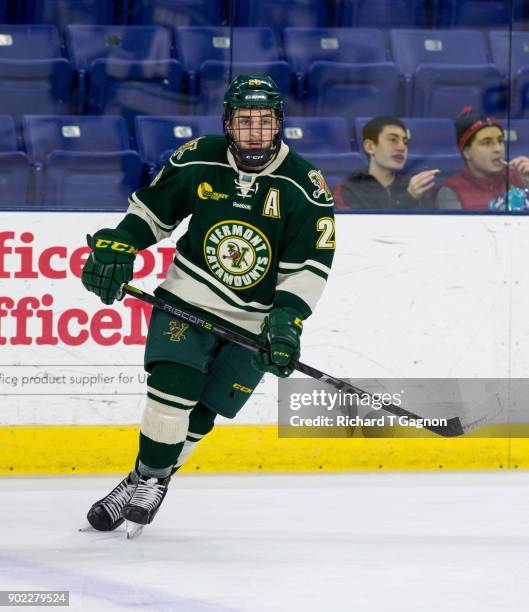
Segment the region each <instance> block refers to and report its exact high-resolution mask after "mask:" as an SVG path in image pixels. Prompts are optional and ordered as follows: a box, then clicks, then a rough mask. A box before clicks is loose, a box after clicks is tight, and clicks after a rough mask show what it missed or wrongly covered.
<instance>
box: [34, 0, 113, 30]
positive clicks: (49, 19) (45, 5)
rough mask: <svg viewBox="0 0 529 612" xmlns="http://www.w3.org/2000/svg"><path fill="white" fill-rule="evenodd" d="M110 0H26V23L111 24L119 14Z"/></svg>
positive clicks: (59, 26)
mask: <svg viewBox="0 0 529 612" xmlns="http://www.w3.org/2000/svg"><path fill="white" fill-rule="evenodd" d="M115 6H119V3H116V4H114V2H113V1H112V0H26V15H25V21H26V22H27V23H51V24H54V25H56V26H57V27H58V28H61V29H63V28H65V27H66V26H67V25H68V24H71V23H75V24H86V25H88V24H91V25H95V24H98V23H99V24H112V23H118V21H117V20H118V19H120V16H119V15H117V14H116V13H115V11H114V7H115Z"/></svg>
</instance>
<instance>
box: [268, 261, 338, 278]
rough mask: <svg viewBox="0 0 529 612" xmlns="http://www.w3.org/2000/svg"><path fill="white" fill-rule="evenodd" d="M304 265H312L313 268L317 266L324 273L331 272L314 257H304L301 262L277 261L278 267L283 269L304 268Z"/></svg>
mask: <svg viewBox="0 0 529 612" xmlns="http://www.w3.org/2000/svg"><path fill="white" fill-rule="evenodd" d="M305 266H312V267H313V268H317V269H318V270H321V271H322V272H325V273H326V274H330V273H331V269H330V268H329V266H326V265H325V264H322V263H320V262H319V261H316V260H315V259H306V260H305V261H304V262H303V263H288V262H286V261H280V262H279V267H280V268H282V269H284V270H301V268H304V267H305Z"/></svg>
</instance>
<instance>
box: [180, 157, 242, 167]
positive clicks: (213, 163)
mask: <svg viewBox="0 0 529 612" xmlns="http://www.w3.org/2000/svg"><path fill="white" fill-rule="evenodd" d="M169 162H170V163H171V165H172V166H174V167H175V168H183V167H184V166H223V167H224V168H231V166H230V165H229V164H223V163H222V162H208V161H192V162H185V163H184V164H175V163H174V161H173V160H172V159H169Z"/></svg>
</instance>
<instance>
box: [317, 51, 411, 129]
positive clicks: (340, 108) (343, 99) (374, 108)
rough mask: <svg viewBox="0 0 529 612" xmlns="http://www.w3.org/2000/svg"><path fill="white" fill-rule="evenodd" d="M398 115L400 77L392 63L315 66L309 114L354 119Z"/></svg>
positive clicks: (335, 63)
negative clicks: (369, 115) (368, 115)
mask: <svg viewBox="0 0 529 612" xmlns="http://www.w3.org/2000/svg"><path fill="white" fill-rule="evenodd" d="M397 112H399V73H398V71H397V69H396V67H395V65H394V64H393V63H392V62H380V63H377V64H348V63H341V62H315V63H314V64H313V66H312V68H311V69H310V70H309V74H308V77H307V114H308V115H323V116H331V117H335V116H337V115H338V116H341V117H345V118H346V119H348V120H349V123H350V124H351V125H352V124H353V121H354V119H355V117H359V116H365V115H367V114H371V113H372V114H373V115H393V114H395V113H397Z"/></svg>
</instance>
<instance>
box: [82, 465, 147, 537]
mask: <svg viewBox="0 0 529 612" xmlns="http://www.w3.org/2000/svg"><path fill="white" fill-rule="evenodd" d="M136 484H137V481H136V482H134V481H133V480H132V478H131V475H130V474H129V475H128V476H127V477H126V478H124V479H123V480H122V481H121V482H120V483H119V484H118V486H117V487H116V488H115V489H112V491H110V493H109V494H108V495H107V496H105V497H103V498H102V499H100V500H99V501H96V503H95V504H94V505H93V506H92V507H91V508H90V510H89V511H88V514H87V515H86V518H87V519H88V522H89V523H90V525H91V526H92V527H93V528H94V529H96V530H97V531H113V530H114V529H116V528H117V527H119V526H120V525H121V523H123V520H124V519H123V516H122V511H123V508H124V507H125V506H126V504H127V503H128V502H129V501H130V499H131V498H132V494H133V493H134V489H135V488H136Z"/></svg>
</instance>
